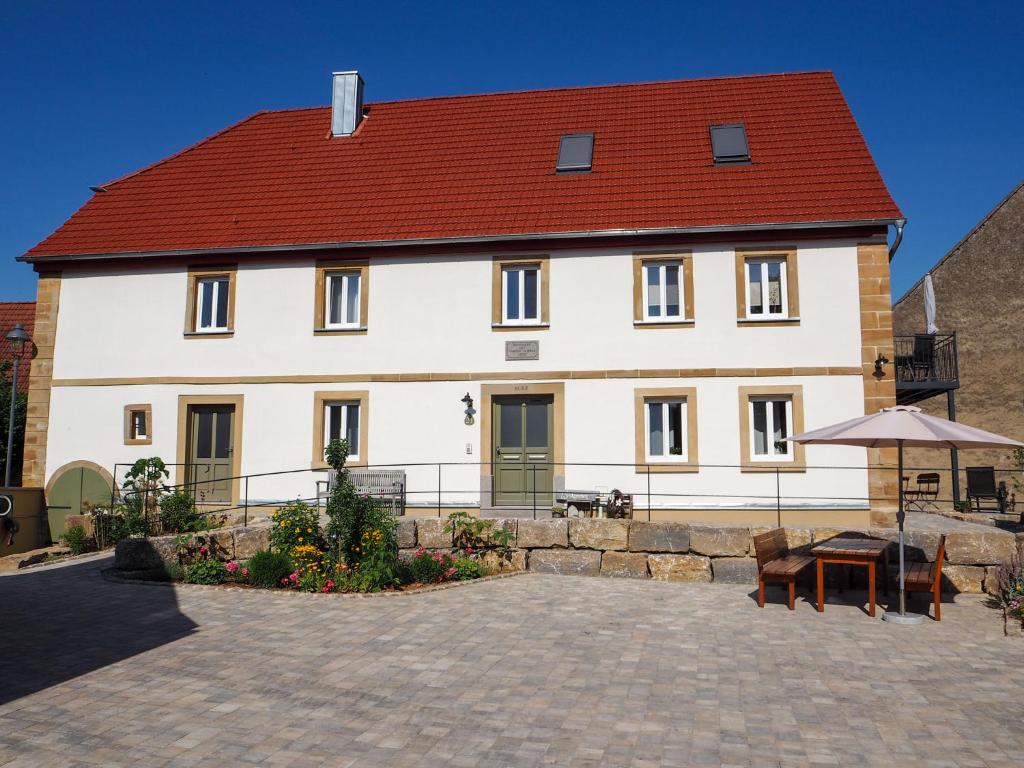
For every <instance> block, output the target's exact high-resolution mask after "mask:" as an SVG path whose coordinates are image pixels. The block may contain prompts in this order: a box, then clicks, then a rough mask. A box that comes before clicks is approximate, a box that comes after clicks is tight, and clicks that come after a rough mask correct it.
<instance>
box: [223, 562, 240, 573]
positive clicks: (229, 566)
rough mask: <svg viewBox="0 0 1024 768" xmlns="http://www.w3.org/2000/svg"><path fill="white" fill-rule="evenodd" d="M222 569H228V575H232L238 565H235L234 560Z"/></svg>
mask: <svg viewBox="0 0 1024 768" xmlns="http://www.w3.org/2000/svg"><path fill="white" fill-rule="evenodd" d="M224 567H225V568H227V569H228V573H234V572H235V571H237V570H238V563H236V562H235V561H234V560H232V561H231V562H230V563H228V564H227V565H225V566H224Z"/></svg>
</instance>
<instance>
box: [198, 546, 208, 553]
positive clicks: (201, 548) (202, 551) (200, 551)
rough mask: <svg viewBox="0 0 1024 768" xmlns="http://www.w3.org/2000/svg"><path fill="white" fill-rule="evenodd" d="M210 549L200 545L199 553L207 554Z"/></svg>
mask: <svg viewBox="0 0 1024 768" xmlns="http://www.w3.org/2000/svg"><path fill="white" fill-rule="evenodd" d="M208 551H209V550H207V549H206V547H200V548H199V554H200V555H205V554H206V553H207V552H208Z"/></svg>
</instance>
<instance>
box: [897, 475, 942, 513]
mask: <svg viewBox="0 0 1024 768" xmlns="http://www.w3.org/2000/svg"><path fill="white" fill-rule="evenodd" d="M940 479H941V478H940V476H939V473H938V472H922V473H921V474H919V475H918V476H917V488H916V489H911V488H909V487H908V485H909V482H910V478H909V477H904V478H903V500H904V502H906V506H907V508H913V509H916V510H918V511H919V512H924V511H926V507H931V509H933V510H934V511H936V512H938V511H939V505H938V504H937V503H936V501H937V500H938V498H939V481H940Z"/></svg>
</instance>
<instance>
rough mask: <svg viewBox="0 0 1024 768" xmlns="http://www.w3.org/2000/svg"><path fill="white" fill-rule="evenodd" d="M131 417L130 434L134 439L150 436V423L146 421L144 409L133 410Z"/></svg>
mask: <svg viewBox="0 0 1024 768" xmlns="http://www.w3.org/2000/svg"><path fill="white" fill-rule="evenodd" d="M129 419H130V421H129V429H128V436H129V437H130V438H131V439H132V440H145V439H146V438H147V437H149V425H148V424H147V423H146V412H145V411H144V410H139V411H131V413H130V415H129Z"/></svg>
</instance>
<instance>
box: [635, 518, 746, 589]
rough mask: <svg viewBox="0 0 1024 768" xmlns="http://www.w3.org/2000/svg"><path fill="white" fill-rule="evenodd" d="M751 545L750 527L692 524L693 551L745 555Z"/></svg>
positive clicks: (736, 555) (719, 554) (709, 554)
mask: <svg viewBox="0 0 1024 768" xmlns="http://www.w3.org/2000/svg"><path fill="white" fill-rule="evenodd" d="M749 546H750V529H749V528H740V527H738V526H712V525H691V526H690V551H691V552H696V553H697V554H701V555H707V556H708V557H743V556H744V555H746V554H747V548H748V547H749ZM652 572H653V571H652ZM708 581H710V579H708Z"/></svg>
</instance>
